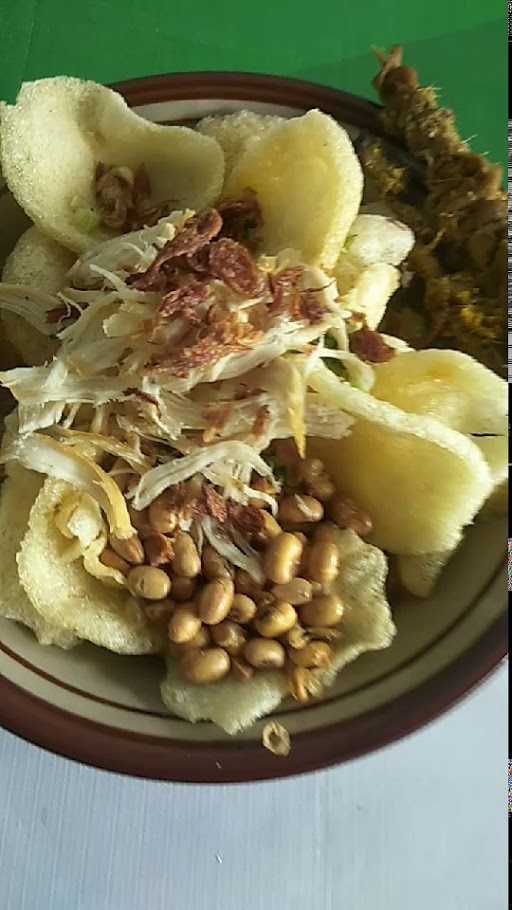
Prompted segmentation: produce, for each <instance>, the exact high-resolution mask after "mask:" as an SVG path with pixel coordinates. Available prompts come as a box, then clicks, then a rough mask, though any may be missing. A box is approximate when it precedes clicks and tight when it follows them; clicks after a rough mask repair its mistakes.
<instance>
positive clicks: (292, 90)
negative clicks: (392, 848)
mask: <svg viewBox="0 0 512 910" xmlns="http://www.w3.org/2000/svg"><path fill="white" fill-rule="evenodd" d="M111 87H112V88H114V89H116V90H117V91H119V92H120V94H122V95H123V97H124V98H125V99H126V100H127V102H128V103H129V104H130V105H131V106H140V105H145V104H153V103H158V102H162V101H170V100H174V101H177V100H194V99H199V98H203V99H215V98H222V99H232V100H247V101H258V102H266V103H271V104H278V105H287V106H290V107H297V108H304V109H307V108H309V107H319V108H320V109H322V110H323V111H325V112H326V113H330V114H332V115H333V116H335V117H338V118H340V119H344V120H345V121H347V122H349V123H351V124H353V125H355V126H358V127H361V128H363V129H368V130H371V132H372V133H373V134H377V135H382V136H385V135H386V134H385V131H384V130H383V128H382V126H381V124H380V122H379V118H378V111H379V106H378V105H377V104H375V103H374V102H372V101H370V100H367V99H365V98H360V97H358V96H355V95H352V94H349V93H347V92H344V91H341V90H339V89H335V88H330V87H328V86H323V85H319V84H316V83H313V82H306V81H303V80H298V79H290V78H287V77H284V76H273V75H267V74H257V73H243V72H210V71H201V72H192V73H170V74H167V75H159V76H146V77H143V78H140V79H132V80H127V81H123V82H117V83H114V84H113V85H112V86H111ZM386 138H387V139H388V140H389V137H386ZM507 646H508V635H507V617H506V614H503V615H501V616H500V617H498V619H497V620H495V622H493V624H492V625H491V626H490V627H489V629H487V630H486V632H485V633H484V635H482V636H481V637H480V639H479V640H478V641H477V642H475V643H474V644H473V645H472V646H471V647H470V648H468V649H467V650H466V651H465V652H464V653H463V654H461V655H459V657H458V658H457V659H456V660H455V661H453V662H452V663H451V664H450V665H448V666H447V667H445V668H444V669H443V670H441V671H439V672H438V673H437V674H436V675H435V676H434V677H432V678H430V679H429V680H427V681H425V682H423V683H421V684H420V685H419V686H417V687H416V688H414V689H413V690H411V691H410V692H407V693H405V694H403V695H401V696H399V697H397V698H395V699H394V700H392V701H391V702H389V703H387V704H386V705H384V706H381V707H378V708H375V709H372V710H371V711H368V712H365V713H363V714H360V715H358V716H357V717H355V718H351V719H349V720H345V721H339V722H338V723H334V724H331V725H329V726H327V727H323V728H321V729H320V730H318V731H313V732H304V733H299V734H296V735H295V736H294V738H293V748H292V750H291V752H290V755H289V756H287V757H286V758H282V757H280V758H277V757H276V756H274V755H272V754H271V753H269V752H268V751H266V750H265V749H263V748H262V746H261V745H260V744H259V743H254V742H247V741H244V740H236V739H235V740H233V741H232V742H227V743H224V742H222V743H219V742H213V743H194V744H191V743H187V742H184V743H179V742H177V741H176V740H171V739H169V740H167V739H161V738H158V737H154V736H150V735H143V734H137V733H133V732H130V731H126V730H118V729H117V728H113V727H109V726H107V725H105V724H101V723H98V722H96V721H92V720H88V719H86V718H83V717H79V716H78V715H75V714H73V713H71V712H69V711H66V710H64V709H62V708H58V707H56V706H55V705H52V704H50V703H49V702H45V701H44V700H43V699H41V698H39V697H38V696H36V695H33V694H32V693H29V692H27V691H25V690H24V689H22V688H21V687H19V686H17V685H16V684H14V683H12V682H11V681H10V680H7V679H6V678H4V677H2V676H0V715H1V717H0V719H1V723H2V725H3V726H4V727H5V728H6V729H8V730H10V731H11V732H12V733H15V734H17V735H18V736H21V737H22V738H23V739H25V740H27V741H29V742H31V743H33V744H35V745H38V746H41V747H43V748H45V749H47V750H48V751H50V752H53V753H56V754H58V755H61V756H63V757H66V758H70V759H74V760H76V761H79V762H81V763H83V764H87V765H90V766H92V767H95V768H101V769H103V770H107V771H113V772H117V773H121V774H128V775H130V776H134V777H142V778H149V779H155V780H164V781H175V782H183V783H223V784H225V783H241V782H249V781H258V780H269V779H275V778H278V777H289V776H292V775H298V774H303V773H306V772H310V771H315V770H319V769H321V768H326V767H330V766H332V765H337V764H340V763H342V762H345V761H348V760H351V759H355V758H357V757H359V756H362V755H364V754H367V753H368V752H372V751H374V750H376V749H379V748H382V747H383V746H386V745H388V744H390V743H392V742H394V741H396V740H398V739H400V738H402V737H404V736H406V735H408V734H410V733H412V732H414V731H415V730H417V729H419V728H420V727H422V726H424V725H425V724H427V723H429V722H430V721H432V720H433V719H435V718H436V717H438V716H439V715H441V714H443V713H444V712H445V711H446V710H448V709H449V708H450V707H452V706H453V705H455V704H456V703H457V702H458V701H460V699H461V698H463V697H464V696H465V695H467V694H468V693H469V692H470V691H471V690H472V689H473V688H474V687H475V686H476V685H477V684H478V683H480V682H482V681H483V680H484V679H485V678H486V677H487V676H488V675H489V674H490V673H491V672H492V671H493V670H494V669H496V667H497V666H498V665H499V664H500V663H501V661H502V660H503V659H504V658H505V656H506V654H507Z"/></svg>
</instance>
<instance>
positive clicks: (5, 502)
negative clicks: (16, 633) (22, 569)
mask: <svg viewBox="0 0 512 910" xmlns="http://www.w3.org/2000/svg"><path fill="white" fill-rule="evenodd" d="M41 485H42V478H41V476H40V475H39V474H35V473H34V472H32V471H27V470H26V469H25V468H21V467H19V466H18V465H10V466H9V468H8V469H7V476H6V478H5V480H4V482H3V484H2V487H1V489H0V544H1V549H2V559H3V569H2V584H1V586H0V616H3V617H4V618H5V619H14V620H16V622H20V623H22V624H23V625H24V626H28V627H29V629H32V630H33V632H34V635H35V636H36V638H37V639H38V641H39V643H40V644H42V645H57V646H58V647H60V648H72V647H73V645H74V644H76V642H77V639H76V637H75V636H74V635H73V633H72V632H70V631H69V630H67V629H63V628H62V627H61V626H60V625H59V624H58V623H52V622H48V621H46V620H45V619H44V618H43V617H42V616H41V615H40V614H39V613H38V611H37V610H36V609H35V607H34V606H33V604H32V603H31V601H30V600H29V598H28V596H27V593H26V591H25V590H24V588H23V587H22V586H21V584H20V580H19V576H18V566H17V563H16V555H17V553H18V551H19V548H20V545H21V542H22V539H23V536H24V534H25V532H26V530H27V524H28V519H29V515H30V510H31V508H32V506H33V504H34V500H35V499H36V497H37V495H38V493H39V491H40V489H41Z"/></svg>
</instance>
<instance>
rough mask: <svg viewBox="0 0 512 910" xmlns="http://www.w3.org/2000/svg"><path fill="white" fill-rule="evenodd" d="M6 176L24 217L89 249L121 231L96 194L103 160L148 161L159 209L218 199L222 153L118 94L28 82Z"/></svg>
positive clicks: (13, 123) (128, 164)
mask: <svg viewBox="0 0 512 910" xmlns="http://www.w3.org/2000/svg"><path fill="white" fill-rule="evenodd" d="M0 139H1V146H2V170H3V173H4V177H5V180H6V182H7V184H8V186H9V188H10V190H11V192H12V193H13V195H14V196H15V198H16V199H17V201H18V202H19V204H20V205H21V207H22V208H23V209H24V210H25V212H26V213H27V214H28V215H29V216H30V217H31V218H32V220H33V221H34V223H35V224H36V225H37V226H38V227H39V228H40V229H41V230H42V231H43V232H44V233H46V234H48V236H50V237H53V239H54V240H57V241H58V242H59V243H62V244H63V245H64V246H66V247H68V248H69V249H70V250H74V251H75V252H82V251H84V250H86V249H88V248H90V247H91V246H93V245H94V244H96V243H98V242H100V241H102V240H105V239H108V238H109V237H112V236H113V235H114V233H113V231H111V230H108V229H106V228H105V227H102V225H101V213H100V211H99V209H98V204H97V200H96V197H95V173H96V167H97V165H98V164H99V163H102V164H106V165H116V166H119V167H124V168H129V169H130V170H131V171H132V173H134V172H135V171H136V169H137V168H138V167H139V166H140V165H142V164H144V165H145V167H146V170H147V174H148V177H149V181H150V184H151V189H152V196H153V199H154V201H155V203H159V202H162V201H168V202H169V203H170V204H172V208H175V209H177V208H192V209H198V210H199V209H203V208H205V207H206V206H208V205H210V204H211V203H212V202H213V201H214V200H215V199H216V198H217V197H218V195H219V193H220V191H221V188H222V182H223V177H224V156H223V153H222V150H221V148H220V146H219V145H218V143H217V142H216V141H215V140H214V139H211V138H210V137H209V136H203V135H201V134H200V133H198V132H197V131H195V130H192V129H189V128H187V127H182V126H160V125H158V124H155V123H151V122H150V121H148V120H145V119H144V118H143V117H139V116H138V115H137V114H135V113H134V112H133V111H131V110H130V108H129V107H128V105H127V104H126V102H125V101H124V99H123V98H122V97H121V95H119V94H118V93H117V92H114V91H112V90H111V89H108V88H105V87H104V86H102V85H97V84H96V83H95V82H85V81H82V80H81V79H74V78H71V77H68V76H62V77H61V76H59V77H57V78H54V79H40V80H38V81H36V82H28V83H25V84H24V85H23V86H22V88H21V91H20V93H19V95H18V97H17V100H16V104H15V105H13V106H10V105H7V106H6V107H5V108H4V110H3V113H2V120H1V124H0Z"/></svg>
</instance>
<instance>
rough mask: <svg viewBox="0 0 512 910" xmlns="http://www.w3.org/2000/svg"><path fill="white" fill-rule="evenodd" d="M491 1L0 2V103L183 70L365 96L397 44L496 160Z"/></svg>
mask: <svg viewBox="0 0 512 910" xmlns="http://www.w3.org/2000/svg"><path fill="white" fill-rule="evenodd" d="M505 42H506V29H505V6H504V4H502V2H501V0H429V2H422V0H412V2H411V0H409V2H406V0H314V2H307V3H306V2H304V0H294V2H291V0H259V2H257V3H248V2H247V0H237V2H235V0H195V2H192V0H185V2H183V0H174V2H167V3H166V2H164V0H140V2H138V3H135V2H133V0H85V2H81V3H79V2H77V0H0V98H3V99H5V100H7V101H12V100H13V99H14V98H15V96H16V92H17V90H18V88H19V86H20V84H21V83H22V82H23V81H24V80H30V79H37V78H39V77H41V76H53V75H58V74H67V75H74V76H81V77H84V78H88V79H95V80H97V81H99V82H107V83H108V82H113V81H116V80H120V79H127V78H132V77H135V76H146V75H152V74H156V73H168V72H179V71H191V70H198V69H201V70H245V71H252V72H266V73H276V74H280V75H286V76H296V77H299V78H301V79H310V80H312V81H315V82H320V83H324V84H326V85H332V86H335V87H338V88H343V89H345V90H347V91H351V92H355V93H357V94H361V95H365V96H368V97H373V90H372V88H371V84H370V82H371V78H372V76H373V75H374V73H375V70H376V65H375V60H374V58H373V55H372V53H371V51H370V46H371V45H378V46H382V47H389V46H390V45H392V44H396V43H400V44H403V45H404V47H405V51H406V58H407V61H408V62H410V63H411V64H412V65H414V66H415V67H416V68H417V69H418V70H419V72H420V75H421V77H422V81H425V82H429V83H432V84H434V85H436V86H438V87H439V88H440V89H441V98H442V101H443V103H444V104H445V105H446V106H449V107H451V108H452V109H453V110H455V111H456V113H457V116H458V121H459V124H460V128H461V133H462V135H463V137H464V138H470V137H471V141H472V145H473V147H474V148H475V149H476V150H478V151H480V152H486V153H488V155H489V157H490V158H491V159H493V160H497V161H502V162H503V163H504V162H505V160H506V100H507V99H506V85H507V79H506V43H505Z"/></svg>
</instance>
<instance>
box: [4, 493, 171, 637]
mask: <svg viewBox="0 0 512 910" xmlns="http://www.w3.org/2000/svg"><path fill="white" fill-rule="evenodd" d="M69 491H70V486H69V484H66V483H63V482H62V481H54V480H47V481H46V482H45V484H44V486H43V488H42V490H41V492H40V493H39V495H38V497H37V499H36V501H35V503H34V505H33V507H32V510H31V512H30V519H29V524H28V531H27V533H26V534H25V537H24V538H23V542H22V545H21V549H20V552H19V554H18V567H19V576H20V581H21V584H22V585H23V588H24V589H25V591H26V592H27V593H28V594H29V596H30V599H31V600H32V602H33V604H34V606H35V608H36V610H37V612H38V613H39V615H40V616H41V617H42V618H43V619H44V620H45V621H46V622H51V623H56V624H59V625H61V626H62V627H63V628H65V629H66V630H67V631H69V632H71V633H73V634H74V635H77V636H78V637H79V638H84V639H86V640H87V641H91V642H92V643H93V644H96V645H100V646H101V647H104V648H108V649H109V650H110V651H116V652H117V653H119V654H150V653H153V652H156V651H159V650H160V648H161V646H162V639H161V633H159V632H157V631H155V629H154V628H153V627H151V626H150V625H149V623H148V622H147V620H146V617H145V614H144V611H143V609H142V608H141V607H140V606H139V604H138V603H137V602H136V600H135V599H134V598H133V597H131V596H130V595H128V594H127V593H126V591H124V590H117V589H114V588H110V587H107V586H106V585H105V584H104V583H103V582H101V581H98V579H97V578H93V576H92V575H89V574H88V573H87V572H86V571H85V569H84V567H83V564H82V560H81V559H80V558H78V559H76V560H75V561H73V562H66V561H65V553H66V549H67V548H68V547H69V540H68V539H66V538H65V537H64V536H63V535H62V534H61V533H60V531H59V530H58V529H57V526H56V524H55V521H54V514H55V510H56V508H57V506H58V505H59V503H60V502H61V501H62V499H63V497H64V496H65V495H66V494H67V493H68V492H69Z"/></svg>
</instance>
